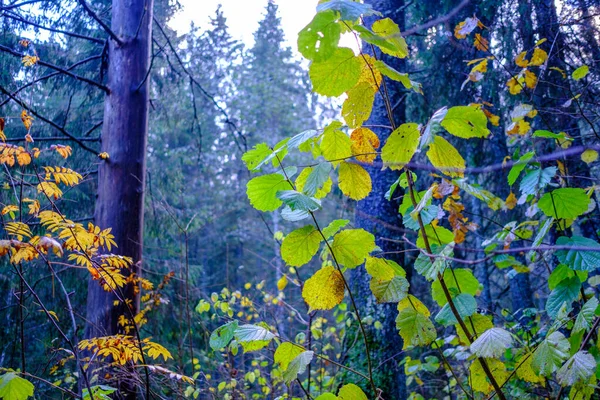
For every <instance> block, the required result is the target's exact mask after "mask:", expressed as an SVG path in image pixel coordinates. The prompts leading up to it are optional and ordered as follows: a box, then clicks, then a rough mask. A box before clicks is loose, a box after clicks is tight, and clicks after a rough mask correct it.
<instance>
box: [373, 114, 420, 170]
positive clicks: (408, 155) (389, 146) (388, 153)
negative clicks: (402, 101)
mask: <svg viewBox="0 0 600 400" xmlns="http://www.w3.org/2000/svg"><path fill="white" fill-rule="evenodd" d="M419 138H420V132H419V128H418V125H417V124H415V123H409V124H402V125H400V126H399V127H398V128H397V129H396V130H394V132H392V133H391V134H390V136H389V137H388V139H387V140H386V142H385V145H384V146H383V148H382V149H381V160H382V161H383V163H384V166H385V167H389V168H390V169H392V170H399V169H402V168H404V165H406V164H408V163H409V162H410V160H411V159H412V157H413V155H414V154H415V152H416V151H417V147H418V146H419Z"/></svg>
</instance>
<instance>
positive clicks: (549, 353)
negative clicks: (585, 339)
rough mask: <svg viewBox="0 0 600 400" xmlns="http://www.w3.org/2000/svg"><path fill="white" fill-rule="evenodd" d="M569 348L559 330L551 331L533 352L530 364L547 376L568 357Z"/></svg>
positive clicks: (569, 345) (567, 342)
mask: <svg viewBox="0 0 600 400" xmlns="http://www.w3.org/2000/svg"><path fill="white" fill-rule="evenodd" d="M570 348H571V344H570V343H569V341H568V340H567V338H565V335H563V334H562V333H560V332H559V331H555V332H552V333H551V334H549V335H548V337H546V339H544V340H543V341H542V342H541V343H540V344H539V345H538V347H537V349H536V350H535V352H534V353H533V360H532V361H531V366H532V367H533V369H534V370H535V371H536V372H538V373H539V374H541V375H544V376H548V377H549V376H551V375H552V373H553V372H554V371H556V370H557V369H558V367H559V366H560V365H561V364H562V363H563V361H564V360H566V359H567V357H569V350H570Z"/></svg>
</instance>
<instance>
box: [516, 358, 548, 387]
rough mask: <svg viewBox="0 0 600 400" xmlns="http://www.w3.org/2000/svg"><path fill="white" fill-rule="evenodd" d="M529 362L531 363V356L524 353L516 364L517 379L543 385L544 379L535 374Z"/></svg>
mask: <svg viewBox="0 0 600 400" xmlns="http://www.w3.org/2000/svg"><path fill="white" fill-rule="evenodd" d="M531 361H533V354H531V353H525V354H523V356H522V357H521V359H520V360H519V362H518V363H517V365H516V367H515V368H517V377H518V378H519V379H522V380H524V381H526V382H531V383H544V377H543V376H542V375H540V374H537V373H536V372H535V371H534V370H533V368H532V366H531Z"/></svg>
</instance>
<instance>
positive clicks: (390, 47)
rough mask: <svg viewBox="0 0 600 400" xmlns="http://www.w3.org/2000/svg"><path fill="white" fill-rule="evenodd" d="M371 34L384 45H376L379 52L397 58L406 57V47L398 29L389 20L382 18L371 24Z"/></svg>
mask: <svg viewBox="0 0 600 400" xmlns="http://www.w3.org/2000/svg"><path fill="white" fill-rule="evenodd" d="M371 29H372V30H373V33H374V34H376V35H377V36H379V37H380V38H381V39H383V41H384V43H376V44H377V46H379V48H380V49H381V51H382V52H383V53H385V54H387V55H390V56H392V57H397V58H405V57H407V56H408V45H407V44H406V40H404V38H403V37H402V35H401V34H400V28H399V27H398V25H397V24H396V23H395V22H394V21H392V20H391V19H390V18H383V19H380V20H377V21H375V22H373V25H372V26H371Z"/></svg>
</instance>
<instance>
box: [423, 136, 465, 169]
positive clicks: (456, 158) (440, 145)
mask: <svg viewBox="0 0 600 400" xmlns="http://www.w3.org/2000/svg"><path fill="white" fill-rule="evenodd" d="M427 158H429V161H430V162H431V164H432V165H433V166H434V167H436V168H437V169H439V170H440V171H441V172H443V173H444V174H446V175H448V176H451V177H453V178H456V177H458V178H462V177H463V176H464V175H465V174H464V170H465V160H464V158H462V156H461V155H460V153H459V152H458V150H456V149H455V148H454V146H452V145H451V144H450V142H448V141H447V140H446V139H444V138H443V137H441V136H436V137H435V138H434V139H433V143H431V144H430V145H429V150H427Z"/></svg>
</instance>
